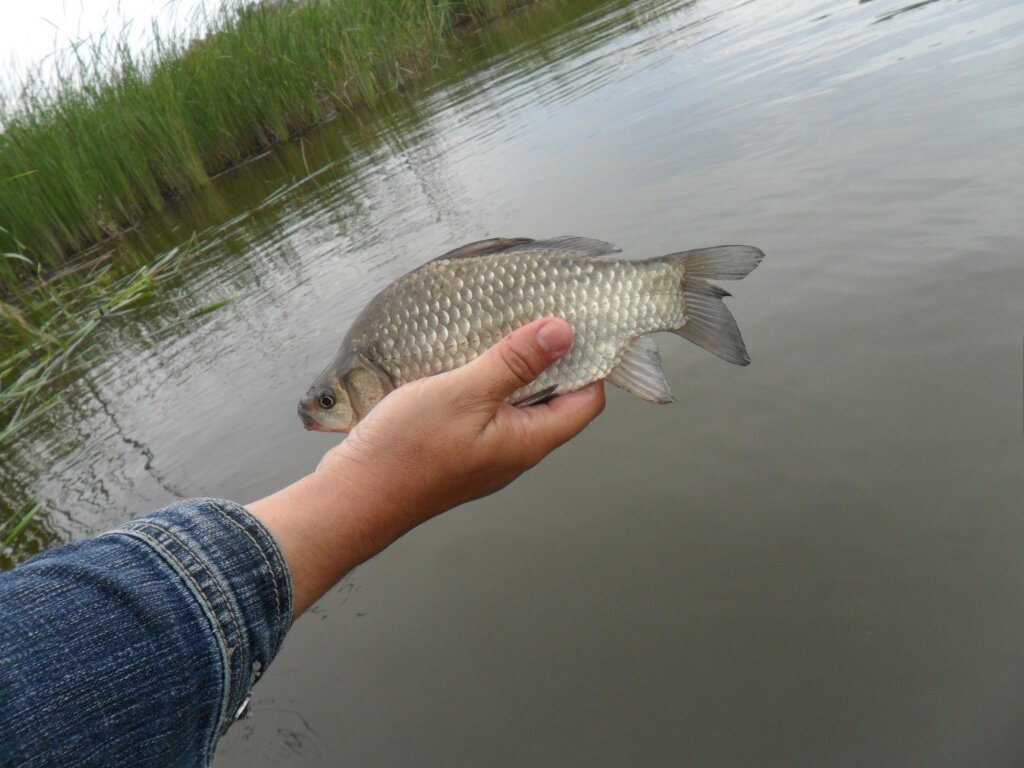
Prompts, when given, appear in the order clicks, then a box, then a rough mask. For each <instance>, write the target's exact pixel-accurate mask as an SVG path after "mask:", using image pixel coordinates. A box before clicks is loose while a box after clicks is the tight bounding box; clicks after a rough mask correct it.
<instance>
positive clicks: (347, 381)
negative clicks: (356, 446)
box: [299, 355, 394, 432]
mask: <svg viewBox="0 0 1024 768" xmlns="http://www.w3.org/2000/svg"><path fill="white" fill-rule="evenodd" d="M346 358H347V359H345V360H344V361H343V362H342V363H341V364H340V365H337V366H334V365H332V366H331V367H330V368H328V369H327V370H326V371H324V372H323V373H322V374H320V376H319V377H318V378H317V380H316V381H314V382H313V386H311V387H310V388H309V389H308V390H307V392H306V396H305V397H303V398H302V400H301V401H300V402H299V418H300V419H302V425H303V426H304V427H305V428H306V429H311V430H316V431H319V432H351V431H352V430H353V429H354V428H355V426H356V424H358V423H359V420H360V419H361V418H363V417H364V416H366V414H367V413H369V412H370V409H371V408H373V406H375V405H376V404H377V403H379V402H380V401H381V400H383V399H384V397H385V396H386V395H387V394H388V392H390V391H391V390H392V389H394V385H393V384H392V383H391V378H390V377H389V376H388V375H387V374H386V373H384V371H382V370H381V369H380V368H379V367H378V366H376V365H374V364H373V363H371V362H369V361H368V360H367V359H366V358H364V357H362V356H358V355H357V356H346Z"/></svg>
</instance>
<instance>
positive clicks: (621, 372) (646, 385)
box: [605, 336, 676, 403]
mask: <svg viewBox="0 0 1024 768" xmlns="http://www.w3.org/2000/svg"><path fill="white" fill-rule="evenodd" d="M605 380H606V381H609V382H611V383H612V384H614V385H615V386H616V387H620V388H622V389H624V390H626V391H627V392H631V393H632V394H634V395H636V396H637V397H640V398H643V399H644V400H648V401H649V402H652V403H674V402H675V401H676V399H675V398H674V397H673V396H672V390H671V389H669V387H668V382H667V381H665V372H664V371H663V370H662V369H661V353H660V352H658V345H657V344H655V342H654V339H653V338H652V337H650V336H637V337H636V338H635V339H633V340H632V341H631V342H629V344H628V345H626V349H625V351H624V352H623V353H622V360H621V361H620V362H619V364H618V365H617V366H615V367H614V368H613V369H612V372H611V373H609V374H608V376H607V377H606V378H605Z"/></svg>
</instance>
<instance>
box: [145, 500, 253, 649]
mask: <svg viewBox="0 0 1024 768" xmlns="http://www.w3.org/2000/svg"><path fill="white" fill-rule="evenodd" d="M139 523H140V526H139V527H147V526H148V527H152V528H156V529H157V530H158V531H161V532H163V533H165V534H167V535H168V536H170V537H171V538H172V539H174V541H176V542H177V543H178V544H179V545H181V547H182V548H183V549H185V550H186V551H188V552H191V551H192V547H190V546H189V545H188V544H187V543H186V542H184V541H182V540H181V538H179V537H178V536H177V535H176V534H175V533H174V532H173V531H171V530H169V529H167V528H163V527H162V526H159V525H157V524H156V523H153V522H150V521H149V520H140V521H139ZM193 559H194V560H195V562H196V564H197V565H199V567H201V568H202V569H203V570H204V571H206V573H207V575H208V576H209V577H210V581H212V582H213V583H214V585H215V586H216V587H217V591H218V592H219V593H220V597H221V601H222V602H223V603H224V608H225V609H226V610H227V612H228V615H229V616H230V617H231V623H232V624H234V626H235V634H236V635H237V636H238V645H239V647H241V646H244V645H245V640H246V635H245V634H243V633H242V628H241V626H240V625H239V623H238V616H237V615H236V614H235V610H234V608H232V607H231V600H230V598H229V596H228V594H227V593H226V592H225V591H224V587H223V586H222V585H221V583H220V580H219V579H218V578H217V574H216V573H215V572H214V571H213V570H212V569H211V568H209V567H208V566H207V565H206V563H205V562H203V560H202V559H201V558H199V557H193ZM211 602H212V600H211ZM225 639H226V636H225Z"/></svg>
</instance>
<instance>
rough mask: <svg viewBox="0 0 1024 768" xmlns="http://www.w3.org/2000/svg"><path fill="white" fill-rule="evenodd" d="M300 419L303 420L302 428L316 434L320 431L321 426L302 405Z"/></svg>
mask: <svg viewBox="0 0 1024 768" xmlns="http://www.w3.org/2000/svg"><path fill="white" fill-rule="evenodd" d="M299 418H300V419H302V426H304V427H305V428H306V429H307V430H310V431H314V432H315V431H318V430H319V429H320V425H319V424H317V423H316V419H314V418H313V417H312V416H310V415H309V414H308V413H306V412H305V411H304V410H303V409H302V406H301V405H300V406H299Z"/></svg>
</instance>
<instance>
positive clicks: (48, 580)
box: [0, 499, 292, 768]
mask: <svg viewBox="0 0 1024 768" xmlns="http://www.w3.org/2000/svg"><path fill="white" fill-rule="evenodd" d="M291 619H292V585H291V575H290V573H289V571H288V566H287V564H286V563H285V560H284V557H283V555H282V554H281V550H280V548H279V547H278V545H277V543H276V542H275V541H274V539H273V537H272V536H271V535H270V533H269V532H268V531H267V530H266V528H264V527H263V525H262V524H261V523H260V522H259V521H257V520H256V519H255V518H254V517H253V516H252V515H250V514H249V513H248V512H247V511H246V510H245V509H243V508H242V507H240V506H238V505H236V504H233V503H231V502H227V501H217V500H212V499H195V500H191V501H186V502H183V503H180V504H175V505H173V506H171V507H167V508H165V509H162V510H160V511H158V512H155V513H153V514H152V515H149V516H148V517H144V518H142V519H139V520H134V521H132V522H130V523H127V524H125V525H123V526H121V527H119V528H116V529H114V530H113V531H110V532H108V533H104V534H103V535H101V536H98V537H96V538H94V539H89V540H87V541H80V542H75V543H72V544H68V545H65V546H62V547H58V548H56V549H53V550H50V551H48V552H44V553H43V554H41V555H39V556H37V557H35V558H32V559H31V560H29V561H27V562H25V563H24V564H22V565H20V566H19V567H17V568H15V569H13V570H12V571H8V572H7V573H3V574H0V766H2V767H3V768H8V767H9V766H11V767H13V766H18V767H19V768H21V766H62V767H65V766H66V767H69V768H71V767H73V766H104V767H109V766H121V765H124V766H161V768H167V766H205V765H208V764H209V763H210V761H211V759H212V757H213V750H214V747H215V746H216V744H217V740H218V739H219V738H220V736H221V735H223V734H224V732H225V731H226V730H227V728H228V726H230V725H231V723H232V722H234V720H235V719H236V717H237V715H239V714H240V713H241V711H242V710H243V709H244V708H245V706H246V703H247V701H248V695H249V690H250V688H251V687H252V685H253V683H255V682H256V680H257V679H258V678H259V676H260V674H261V673H262V672H263V670H265V669H266V668H267V665H268V664H269V663H270V662H271V660H272V659H273V658H274V656H275V655H276V654H277V651H278V649H279V648H280V647H281V641H282V640H283V639H284V636H285V633H286V632H287V631H288V628H289V626H290V625H291Z"/></svg>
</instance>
